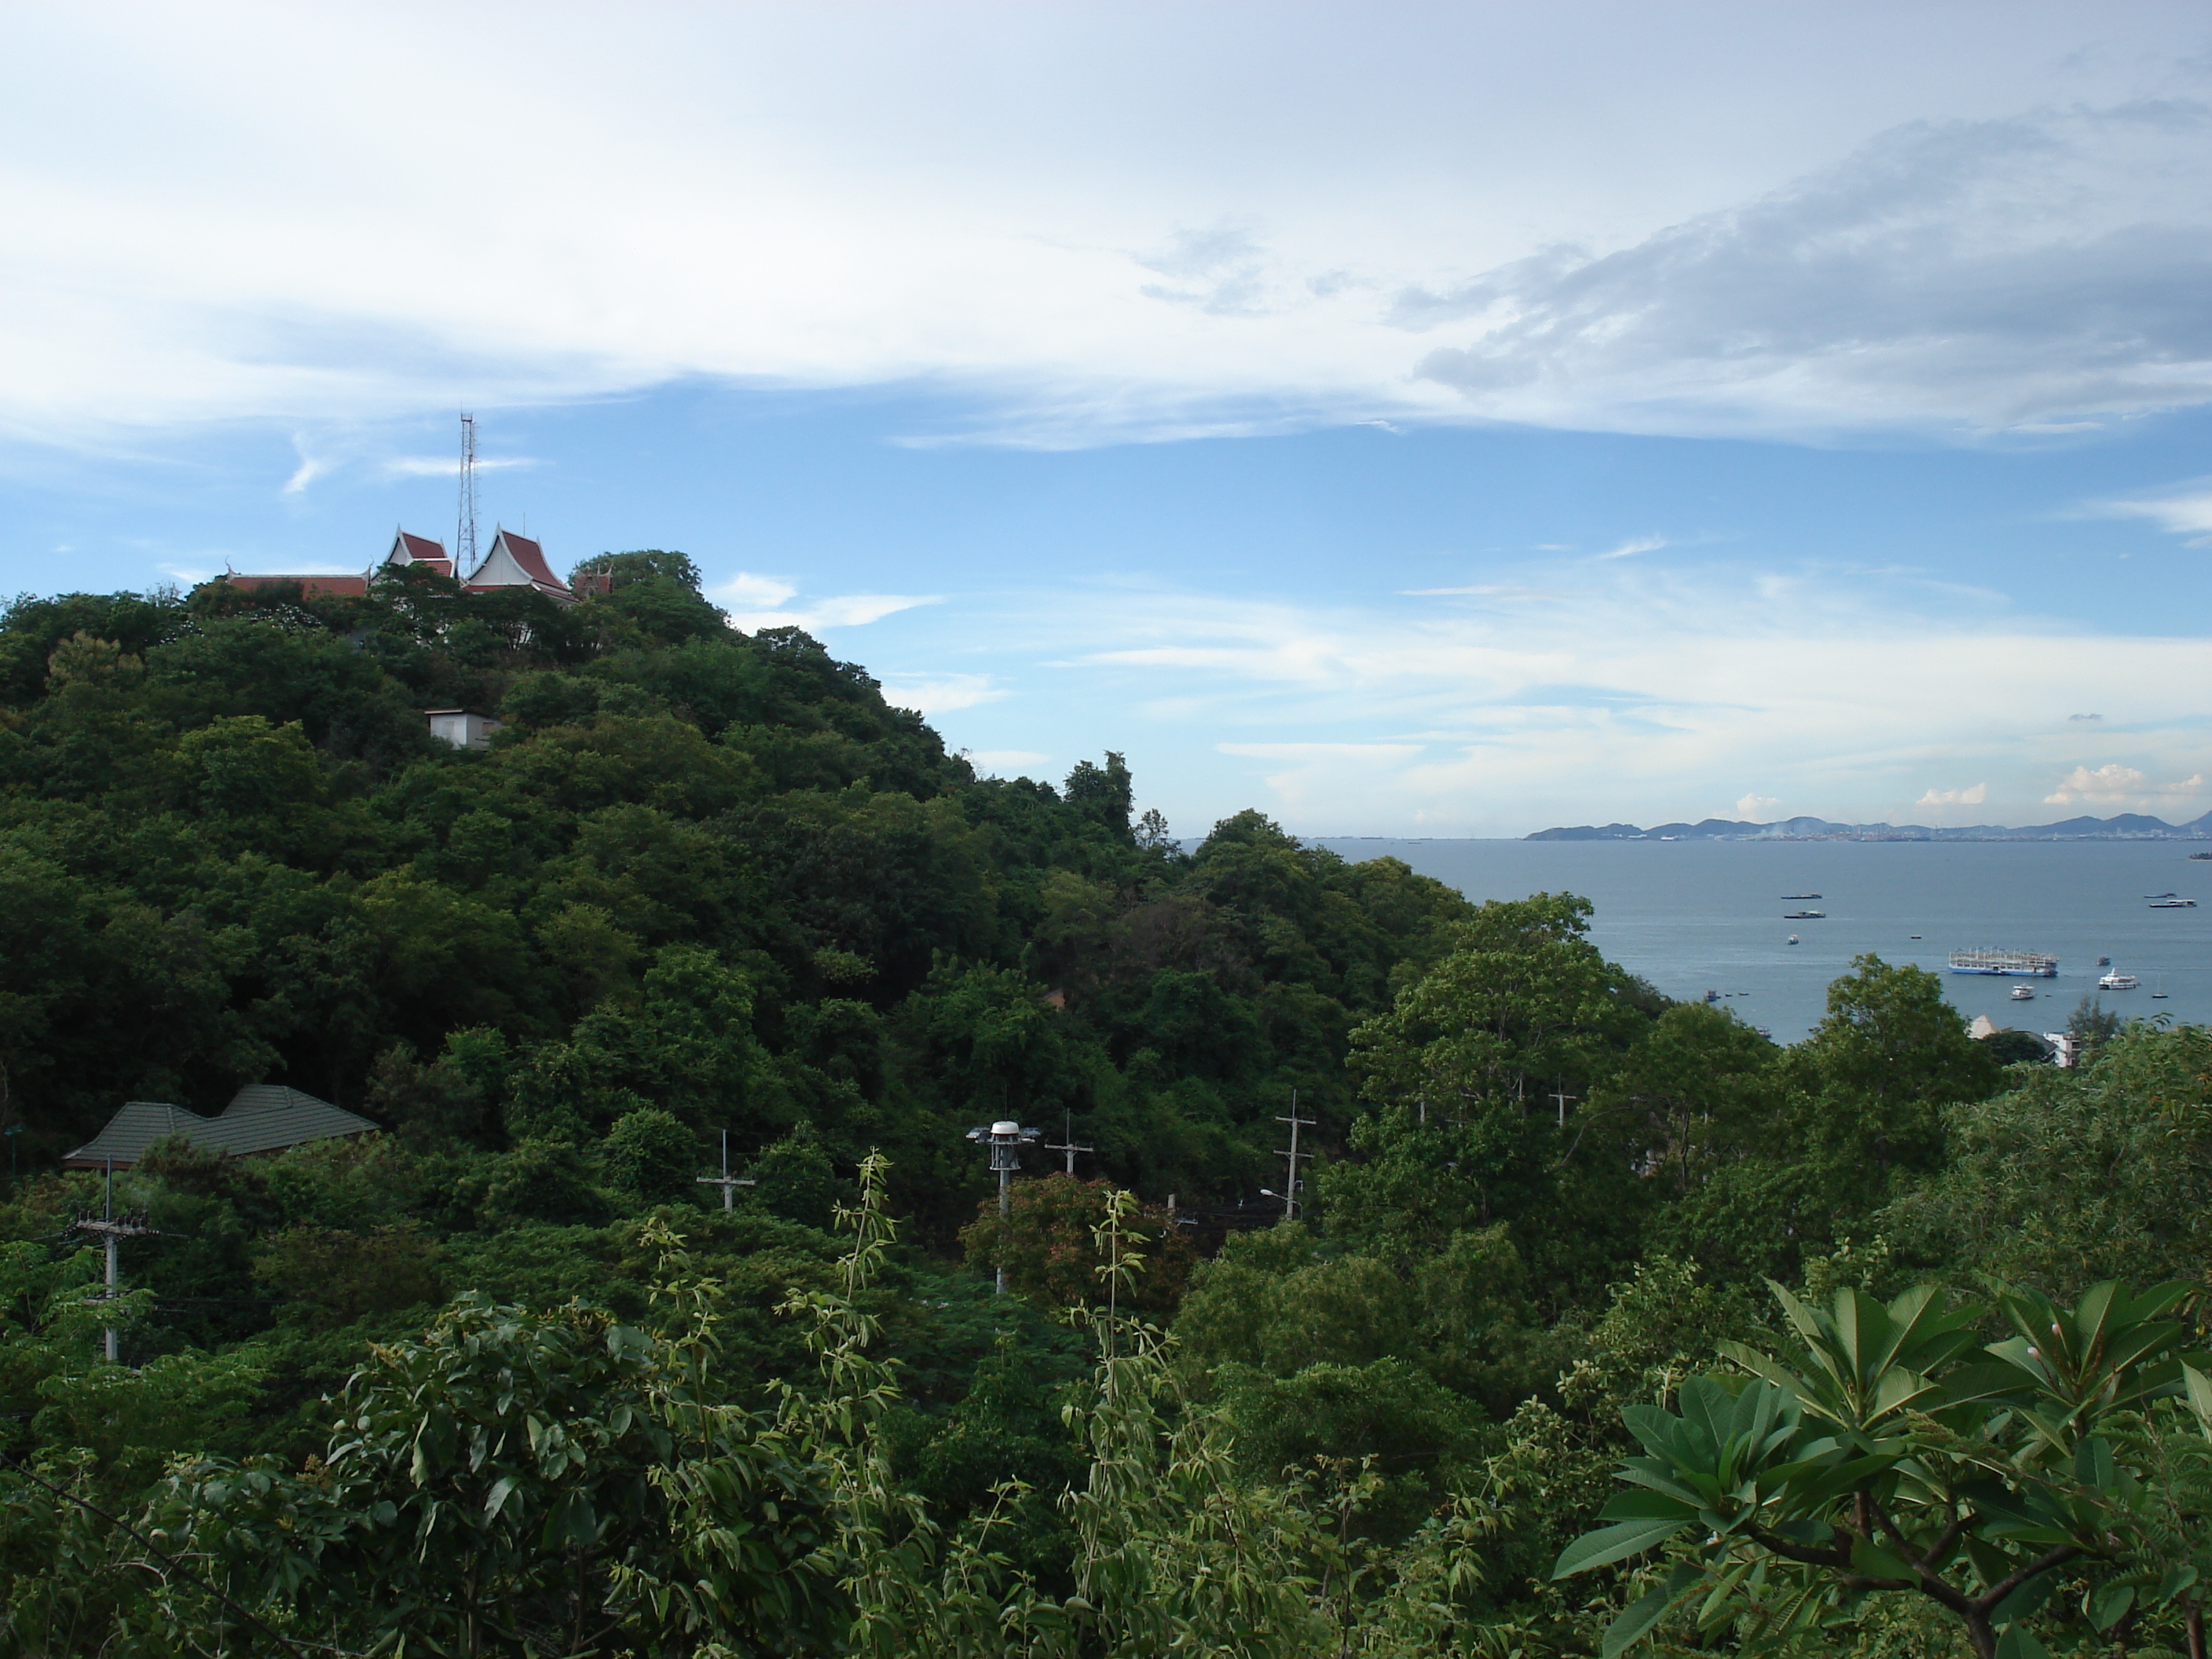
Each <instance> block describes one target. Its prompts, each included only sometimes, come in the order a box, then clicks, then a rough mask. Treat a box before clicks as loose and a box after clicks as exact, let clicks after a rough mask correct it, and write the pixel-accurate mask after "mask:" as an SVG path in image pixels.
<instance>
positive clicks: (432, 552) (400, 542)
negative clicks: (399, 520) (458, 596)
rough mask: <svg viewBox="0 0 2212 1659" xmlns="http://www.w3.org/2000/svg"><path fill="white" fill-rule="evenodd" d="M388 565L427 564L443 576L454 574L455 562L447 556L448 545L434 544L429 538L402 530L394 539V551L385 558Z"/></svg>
mask: <svg viewBox="0 0 2212 1659" xmlns="http://www.w3.org/2000/svg"><path fill="white" fill-rule="evenodd" d="M384 562H385V563H386V564H398V565H409V564H426V565H428V566H429V567H430V568H431V569H433V570H435V571H436V572H437V573H438V574H440V575H441V576H450V575H452V574H453V561H452V560H451V559H449V558H447V556H446V544H444V543H443V542H434V541H432V540H431V539H430V538H428V536H416V535H411V534H410V533H409V532H406V531H404V530H402V531H400V532H398V533H397V534H395V535H394V536H393V537H392V551H391V552H389V553H387V554H386V555H385V556H384Z"/></svg>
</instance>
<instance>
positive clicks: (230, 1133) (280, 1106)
mask: <svg viewBox="0 0 2212 1659" xmlns="http://www.w3.org/2000/svg"><path fill="white" fill-rule="evenodd" d="M380 1127H383V1126H382V1125H380V1124H378V1123H375V1122H373V1121H370V1120H369V1119H368V1118H365V1117H363V1116H362V1115H360V1114H359V1113H357V1112H349V1111H347V1110H346V1109H344V1108H343V1107H341V1106H333V1105H331V1103H330V1102H328V1101H327V1100H318V1099H316V1098H315V1097H314V1096H313V1095H310V1094H303V1093H301V1091H299V1090H297V1089H292V1088H287V1087H286V1086H285V1085H283V1084H278V1083H253V1084H248V1085H246V1087H245V1088H243V1089H240V1091H238V1092H237V1093H236V1094H234V1095H233V1096H232V1097H231V1098H230V1104H229V1105H228V1106H226V1107H224V1108H223V1109H222V1114H221V1115H219V1116H216V1117H202V1116H200V1115H198V1114H197V1112H188V1111H186V1110H185V1109H184V1108H183V1107H181V1106H171V1105H167V1104H165V1103H161V1102H159V1101H151V1100H133V1101H128V1102H126V1103H125V1104H124V1107H123V1109H122V1110H121V1111H119V1112H118V1113H116V1115H114V1116H113V1117H112V1118H110V1119H109V1120H108V1121H107V1127H106V1128H104V1129H102V1130H101V1131H100V1133H98V1134H96V1135H94V1137H93V1138H92V1139H90V1140H88V1141H87V1142H85V1144H84V1145H83V1146H80V1147H78V1148H77V1149H76V1151H75V1152H71V1153H70V1154H69V1155H68V1156H67V1157H66V1158H63V1159H62V1162H63V1163H64V1164H66V1165H68V1166H69V1167H70V1168H72V1169H79V1170H97V1169H100V1168H102V1167H103V1166H105V1165H106V1164H111V1163H112V1164H114V1165H115V1166H116V1167H117V1168H118V1169H128V1168H129V1167H130V1166H131V1164H136V1163H137V1161H138V1160H139V1159H140V1158H142V1157H143V1156H144V1155H145V1152H146V1149H147V1148H148V1147H149V1146H152V1145H153V1144H154V1143H155V1141H157V1140H160V1139H163V1138H164V1137H165V1136H168V1135H183V1136H184V1137H185V1139H189V1140H190V1141H191V1142H192V1144H193V1145H194V1146H204V1147H205V1148H206V1149H207V1150H208V1151H210V1152H228V1153H229V1154H230V1155H231V1156H233V1157H234V1158H246V1157H250V1156H252V1154H254V1153H256V1152H281V1151H283V1149H284V1148H285V1147H287V1146H301V1145H303V1144H304V1143H306V1142H307V1141H310V1140H334V1139H339V1138H341V1137H343V1136H346V1135H359V1134H369V1133H374V1131H375V1130H377V1129H379V1128H380Z"/></svg>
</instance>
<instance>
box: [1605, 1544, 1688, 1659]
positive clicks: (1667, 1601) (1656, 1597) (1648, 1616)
mask: <svg viewBox="0 0 2212 1659" xmlns="http://www.w3.org/2000/svg"><path fill="white" fill-rule="evenodd" d="M1698 1579H1699V1572H1698V1570H1697V1569H1696V1568H1695V1567H1692V1566H1686V1565H1685V1566H1680V1567H1677V1568H1675V1569H1674V1571H1672V1572H1670V1573H1668V1575H1667V1577H1666V1578H1665V1579H1664V1580H1663V1581H1662V1583H1660V1584H1659V1585H1658V1586H1657V1587H1656V1589H1651V1590H1650V1591H1648V1592H1646V1593H1645V1594H1644V1595H1641V1596H1638V1598H1637V1599H1636V1601H1634V1602H1632V1604H1631V1605H1630V1606H1629V1607H1628V1608H1627V1610H1626V1612H1624V1613H1622V1614H1621V1615H1620V1618H1618V1619H1616V1620H1613V1623H1612V1624H1610V1625H1608V1626H1606V1632H1605V1639H1604V1640H1603V1641H1602V1642H1601V1643H1600V1644H1599V1646H1598V1653H1599V1655H1600V1656H1601V1659H1614V1656H1615V1655H1617V1654H1621V1653H1626V1651H1627V1650H1629V1649H1630V1648H1632V1647H1633V1646H1635V1645H1636V1644H1637V1643H1638V1642H1640V1641H1642V1640H1643V1639H1644V1638H1645V1637H1646V1636H1648V1635H1649V1634H1650V1632H1651V1628H1652V1626H1655V1625H1656V1624H1657V1623H1658V1622H1659V1621H1660V1620H1662V1619H1663V1618H1665V1617H1666V1616H1667V1611H1668V1608H1669V1607H1673V1606H1674V1603H1675V1602H1676V1601H1680V1599H1681V1597H1682V1593H1683V1591H1685V1590H1686V1589H1689V1588H1690V1587H1691V1586H1692V1585H1693V1584H1695V1583H1697V1582H1698Z"/></svg>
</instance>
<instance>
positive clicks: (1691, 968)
mask: <svg viewBox="0 0 2212 1659" xmlns="http://www.w3.org/2000/svg"><path fill="white" fill-rule="evenodd" d="M1317 844H1318V845H1321V846H1324V847H1328V848H1332V849H1334V851H1336V852H1337V853H1340V854H1342V855H1343V856H1344V857H1345V858H1346V859H1349V860H1353V861H1354V862H1358V861H1360V860H1366V859H1372V858H1381V857H1383V856H1386V855H1387V856H1389V857H1392V858H1398V859H1403V860H1405V861H1406V862H1407V864H1409V865H1411V866H1413V868H1414V869H1416V870H1418V871H1419V872H1421V873H1422V874H1423V875H1428V876H1434V877H1435V878H1437V880H1439V881H1442V882H1445V883H1448V884H1449V885H1451V886H1453V887H1456V888H1457V889H1459V890H1460V891H1461V892H1462V893H1465V894H1466V895H1467V896H1468V897H1469V898H1471V899H1474V900H1476V901H1478V902H1480V901H1481V900H1484V899H1504V898H1521V897H1524V896H1527V895H1528V894H1530V893H1538V892H1553V893H1557V892H1563V891H1564V892H1571V893H1579V894H1581V895H1582V896H1583V897H1584V898H1587V899H1588V900H1589V901H1590V902H1591V903H1592V904H1593V905H1594V906H1595V907H1596V908H1595V914H1594V915H1592V917H1591V920H1590V937H1591V939H1593V941H1595V944H1596V945H1597V946H1598V948H1599V949H1600V950H1601V951H1604V952H1605V954H1606V955H1607V957H1610V958H1611V959H1612V960H1613V961H1615V962H1617V963H1620V964H1621V966H1623V967H1624V968H1626V969H1629V970H1630V971H1631V972H1632V973H1636V974H1640V975H1643V976H1644V978H1645V979H1647V980H1649V981H1651V983H1652V984H1653V985H1655V986H1656V987H1658V988H1659V989H1660V990H1661V991H1663V992H1664V993H1666V994H1668V996H1670V997H1676V998H1680V999H1683V1000H1692V999H1698V998H1702V997H1704V996H1705V993H1706V992H1708V991H1715V992H1717V993H1719V994H1720V1002H1721V1006H1723V1007H1727V1008H1731V1009H1734V1010H1735V1012H1736V1013H1737V1014H1738V1015H1739V1016H1741V1018H1742V1019H1743V1020H1744V1022H1745V1023H1746V1024H1750V1025H1755V1026H1761V1027H1764V1028H1765V1030H1767V1031H1768V1032H1769V1034H1771V1036H1773V1037H1774V1039H1775V1040H1776V1041H1777V1042H1796V1040H1797V1039H1798V1038H1800V1037H1802V1036H1804V1035H1805V1034H1806V1033H1807V1032H1808V1031H1809V1030H1812V1029H1813V1027H1814V1025H1816V1024H1819V1023H1820V1018H1821V1017H1822V1016H1823V1015H1824V1014H1825V1013H1826V1007H1827V990H1828V985H1829V983H1830V981H1832V980H1835V979H1837V978H1838V977H1839V976H1840V975H1844V974H1845V973H1848V972H1849V971H1850V964H1851V958H1852V957H1856V956H1858V955H1860V954H1862V953H1863V952H1869V951H1870V952H1872V953H1873V954H1874V955H1875V956H1878V957H1881V959H1882V960H1883V961H1884V962H1888V963H1908V962H1909V963H1917V964H1918V965H1919V966H1921V967H1923V968H1925V969H1929V971H1930V972H1932V973H1935V974H1937V975H1940V976H1941V977H1942V981H1943V989H1944V993H1945V994H1946V995H1948V997H1949V998H1950V1000H1951V1002H1952V1004H1953V1006H1955V1007H1956V1008H1957V1009H1958V1010H1959V1012H1960V1013H1962V1014H1964V1015H1966V1018H1969V1019H1971V1018H1973V1017H1974V1016H1975V1015H1976V1014H1987V1015H1988V1016H1989V1017H1990V1019H1991V1020H1993V1021H1994V1022H1996V1024H1998V1025H2000V1026H2012V1027H2016V1028H2018V1029H2020V1030H2030V1031H2057V1030H2063V1029H2064V1028H2065V1024H2066V1019H2067V1016H2068V1015H2069V1014H2070V1013H2071V1012H2073V1010H2074V1009H2075V1006H2077V1005H2078V1004H2079V1003H2080V1001H2081V999H2082V998H2083V997H2085V996H2092V997H2101V999H2102V1000H2103V1003H2104V1006H2106V1007H2107V1008H2110V1009H2113V1010H2116V1011H2117V1012H2118V1013H2119V1014H2120V1016H2121V1017H2122V1018H2127V1019H2154V1018H2170V1019H2172V1021H2173V1022H2175V1023H2176V1024H2212V861H2198V860H2191V858H2190V857H2189V854H2190V852H2191V848H2192V846H2194V847H2195V848H2196V850H2199V851H2206V850H2212V848H2206V847H2205V846H2204V845H2203V843H2202V842H2197V843H2191V842H2175V841H2165V842H2160V841H2110V842H2100V841H2079V842H1856V841H1734V842H1731V841H1681V842H1644V841H1617V842H1603V841H1601V842H1571V841H1565V842H1562V841H1442V840H1438V841H1419V840H1405V841H1401V840H1384V839H1376V838H1367V837H1351V838H1342V839H1339V838H1324V839H1322V840H1321V841H1319V842H1318V843H1317ZM1796 893H1817V894H1819V895H1820V898H1819V899H1818V900H1817V901H1815V900H1809V899H1808V900H1792V899H1790V897H1788V895H1790V894H1796ZM2162 893H2173V894H2175V895H2177V896H2180V897H2183V898H2193V899H2195V900H2196V901H2197V903H2198V904H2199V905H2200V906H2201V907H2203V908H2198V909H2195V910H2153V909H2151V908H2148V907H2149V902H2150V899H2151V897H2152V896H2154V895H2157V894H2162ZM1785 910H1820V911H1825V912H1826V915H1825V917H1824V918H1823V919H1822V920H1820V921H1784V919H1783V912H1784V911H1785ZM1792 933H1796V935H1797V936H1798V939H1799V941H1800V942H1799V943H1798V944H1796V945H1791V944H1790V943H1789V942H1788V941H1789V939H1790V934H1792ZM1983 945H1986V946H1992V947H1995V948H1996V949H1999V950H2008V951H2039V952H2041V953H2043V954H2045V955H2049V956H2055V957H2057V958H2058V977H2057V979H2055V980H2048V979H1996V978H1985V977H1981V976H1973V975H1960V974H1953V973H1950V972H1948V971H1947V961H1948V957H1949V956H1950V953H1951V952H1952V951H1960V950H1969V949H1972V948H1974V947H1976V946H1983ZM2100 957H2111V958H2112V966H2113V967H2115V968H2118V969H2123V970H2124V971H2126V972H2128V973H2131V974H2133V975H2136V977H2137V978H2138V979H2140V980H2141V981H2142V988H2141V989H2140V990H2134V991H2106V992H2101V993H2100V991H2099V990H2098V989H2097V983H2096V982H2097V980H2098V978H2099V977H2100V975H2103V974H2104V973H2106V971H2107V970H2106V969H2105V968H2102V967H2100V966H2099V965H2098V958H2100ZM2019 985H2025V986H2027V987H2028V988H2029V989H2030V990H2031V991H2033V993H2034V994H2035V1000H2033V1001H2031V1002H2015V1001H2013V1000H2011V995H2010V994H2011V991H2012V989H2013V987H2015V986H2019ZM2159 991H2164V992H2165V993H2166V995H2165V997H2164V998H2163V999H2160V998H2158V997H2156V996H2155V995H2154V993H2156V992H2159Z"/></svg>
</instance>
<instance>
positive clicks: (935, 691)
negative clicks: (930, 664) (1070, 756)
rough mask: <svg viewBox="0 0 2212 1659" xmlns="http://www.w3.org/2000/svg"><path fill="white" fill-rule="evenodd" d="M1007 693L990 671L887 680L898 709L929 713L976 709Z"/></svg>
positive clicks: (888, 694)
mask: <svg viewBox="0 0 2212 1659" xmlns="http://www.w3.org/2000/svg"><path fill="white" fill-rule="evenodd" d="M1006 695H1007V692H1006V688H1005V687H1004V686H1001V685H999V684H995V683H994V680H993V678H992V677H991V676H990V675H988V674H913V675H894V676H892V677H891V678H888V679H886V680H885V681H884V701H885V702H888V703H890V705H891V706H892V707H893V708H915V709H919V710H920V711H921V713H923V714H951V713H953V712H954V711H956V710H957V709H962V708H976V707H978V706H979V705H981V704H983V703H987V702H997V701H998V700H999V699H1000V698H1001V697H1003V696H1006ZM983 752H984V756H985V757H988V756H990V755H992V754H994V753H1006V754H1012V753H1013V752H1015V751H1013V750H1004V751H999V750H985V751H983ZM1035 758H1036V759H1039V760H1042V759H1043V758H1045V757H1043V756H1042V755H1039V756H1037V757H1035ZM1016 764H1018V763H1016Z"/></svg>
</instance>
